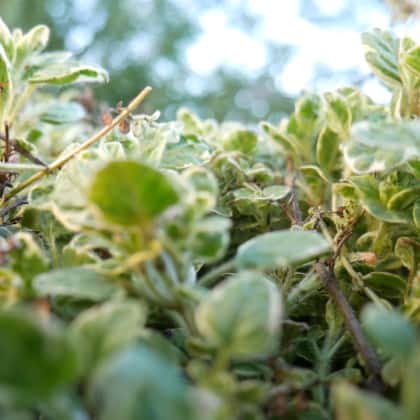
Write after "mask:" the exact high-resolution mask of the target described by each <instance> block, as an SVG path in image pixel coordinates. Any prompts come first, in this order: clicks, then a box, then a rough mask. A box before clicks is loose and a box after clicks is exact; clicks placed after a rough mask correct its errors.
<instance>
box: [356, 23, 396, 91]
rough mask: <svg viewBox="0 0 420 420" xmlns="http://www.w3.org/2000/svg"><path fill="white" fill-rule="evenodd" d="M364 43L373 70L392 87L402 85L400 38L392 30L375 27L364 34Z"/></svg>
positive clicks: (367, 58) (367, 59)
mask: <svg viewBox="0 0 420 420" xmlns="http://www.w3.org/2000/svg"><path fill="white" fill-rule="evenodd" d="M362 43H363V44H364V46H365V48H366V50H367V52H366V55H365V57H366V61H367V62H368V63H369V65H370V67H371V68H372V70H373V72H374V73H375V74H376V75H377V76H378V77H379V78H380V79H381V80H382V81H383V82H385V83H386V84H387V85H388V86H390V87H391V88H394V87H398V86H400V85H401V83H402V82H401V76H400V66H399V60H398V56H399V49H400V41H399V39H398V38H396V37H394V36H393V35H392V34H391V33H390V32H387V31H382V30H380V29H374V30H373V31H371V32H365V33H363V34H362Z"/></svg>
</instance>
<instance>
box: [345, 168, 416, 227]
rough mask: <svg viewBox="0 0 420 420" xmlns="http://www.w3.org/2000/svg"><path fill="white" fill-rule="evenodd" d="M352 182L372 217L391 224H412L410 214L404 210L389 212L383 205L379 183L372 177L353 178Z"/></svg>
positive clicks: (360, 176)
mask: <svg viewBox="0 0 420 420" xmlns="http://www.w3.org/2000/svg"><path fill="white" fill-rule="evenodd" d="M350 182H351V183H352V184H353V185H354V186H355V187H356V189H357V191H358V194H359V198H360V201H361V202H362V204H363V206H364V207H365V208H366V210H367V211H368V212H369V213H370V214H371V215H372V216H374V217H376V218H378V219H379V220H383V221H385V222H389V223H410V221H411V217H410V215H409V213H407V212H404V211H402V210H389V209H387V208H386V206H385V205H384V204H382V202H381V199H380V196H379V190H378V183H377V182H376V180H375V178H374V177H372V176H371V175H359V176H353V177H351V178H350Z"/></svg>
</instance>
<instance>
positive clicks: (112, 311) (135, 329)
mask: <svg viewBox="0 0 420 420" xmlns="http://www.w3.org/2000/svg"><path fill="white" fill-rule="evenodd" d="M145 321H146V308H145V306H144V303H142V302H138V301H137V302H136V301H134V300H121V301H115V302H113V301H111V302H107V303H104V304H102V305H101V306H95V307H93V308H91V309H88V310H87V311H84V312H82V313H81V314H80V315H79V316H78V317H77V318H76V319H75V320H74V321H73V323H72V326H71V334H72V339H73V340H74V344H75V348H76V349H77V351H78V352H79V353H80V354H81V359H82V361H83V367H84V371H92V370H93V369H94V367H95V366H96V365H98V364H99V363H100V362H101V361H102V360H103V359H104V358H106V357H109V356H110V355H111V354H113V353H115V352H117V351H119V350H120V349H123V348H124V347H126V346H127V345H129V344H130V343H132V342H133V341H134V340H135V339H136V338H138V337H139V333H140V329H141V328H142V327H143V326H144V324H145Z"/></svg>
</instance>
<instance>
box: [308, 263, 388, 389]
mask: <svg viewBox="0 0 420 420" xmlns="http://www.w3.org/2000/svg"><path fill="white" fill-rule="evenodd" d="M314 269H315V271H316V272H317V273H318V275H319V277H320V279H321V280H322V282H323V284H324V286H325V288H326V289H327V291H328V293H329V295H330V297H331V298H332V299H333V301H334V303H335V304H336V305H337V308H338V309H339V311H340V313H341V315H342V316H343V320H344V324H345V325H346V327H347V330H348V331H349V333H350V335H351V337H352V340H353V343H354V346H355V347H356V349H357V351H358V352H359V353H360V355H361V357H362V358H363V361H364V362H365V365H366V368H367V370H368V371H369V372H370V373H371V374H372V375H373V380H372V386H373V387H374V388H376V389H378V388H382V382H381V380H380V374H381V369H382V363H381V361H380V360H379V358H378V356H377V354H376V352H375V350H374V349H373V347H372V346H371V345H370V344H369V342H368V341H367V340H366V338H365V336H364V334H363V331H362V328H361V326H360V323H359V321H358V319H357V318H356V315H355V314H354V311H353V309H352V307H351V306H350V304H349V302H348V300H347V298H346V297H345V295H344V293H343V292H342V291H341V289H340V287H339V285H338V281H337V279H336V277H335V274H334V271H333V270H332V269H331V267H328V266H327V265H326V264H324V263H321V262H317V263H315V266H314Z"/></svg>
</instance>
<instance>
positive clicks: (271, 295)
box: [195, 271, 282, 358]
mask: <svg viewBox="0 0 420 420" xmlns="http://www.w3.org/2000/svg"><path fill="white" fill-rule="evenodd" d="M281 318H282V303H281V297H280V293H279V290H278V288H277V287H276V285H275V284H274V283H273V282H272V281H270V280H269V279H268V278H266V277H264V276H263V275H261V274H260V273H257V272H251V271H244V272H241V273H239V274H236V275H234V276H231V277H230V278H229V279H228V280H227V281H226V282H224V283H222V284H220V285H219V286H217V287H216V288H215V289H213V290H212V291H211V292H210V294H209V295H208V297H207V298H206V299H204V300H203V301H202V302H201V304H200V305H199V307H198V308H197V311H196V314H195V319H196V323H197V328H198V330H199V332H200V333H201V334H202V335H203V337H205V339H206V340H207V341H208V342H209V344H211V345H213V346H215V347H217V348H220V349H221V350H222V351H223V352H226V353H227V354H228V355H229V356H230V357H241V358H243V357H252V356H256V355H260V354H267V353H269V352H271V351H272V350H273V349H274V346H275V343H276V339H277V337H278V333H279V328H280V321H281Z"/></svg>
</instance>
